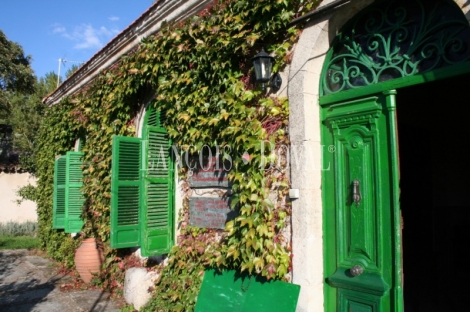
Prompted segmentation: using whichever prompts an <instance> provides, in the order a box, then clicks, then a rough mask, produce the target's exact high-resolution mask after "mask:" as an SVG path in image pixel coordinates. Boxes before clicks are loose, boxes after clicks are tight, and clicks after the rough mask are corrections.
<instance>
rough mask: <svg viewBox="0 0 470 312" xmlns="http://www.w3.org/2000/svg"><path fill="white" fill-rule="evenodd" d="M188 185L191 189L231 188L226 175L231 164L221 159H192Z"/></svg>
mask: <svg viewBox="0 0 470 312" xmlns="http://www.w3.org/2000/svg"><path fill="white" fill-rule="evenodd" d="M191 167H192V169H191V170H190V175H189V184H190V185H191V187H192V188H201V187H231V185H232V183H231V182H229V181H228V179H227V175H228V172H229V170H230V169H231V163H230V162H229V161H227V160H226V161H224V160H223V159H222V157H204V158H202V157H201V158H199V157H194V158H192V159H191Z"/></svg>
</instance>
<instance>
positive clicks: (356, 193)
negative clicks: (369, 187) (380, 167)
mask: <svg viewBox="0 0 470 312" xmlns="http://www.w3.org/2000/svg"><path fill="white" fill-rule="evenodd" d="M361 199H362V197H361V191H360V190H359V180H358V179H354V181H353V202H354V203H355V204H356V207H357V206H359V203H360V202H361Z"/></svg>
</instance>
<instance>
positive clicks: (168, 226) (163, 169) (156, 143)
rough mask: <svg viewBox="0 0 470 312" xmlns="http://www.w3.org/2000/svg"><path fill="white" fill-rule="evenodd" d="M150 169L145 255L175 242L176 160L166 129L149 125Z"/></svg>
mask: <svg viewBox="0 0 470 312" xmlns="http://www.w3.org/2000/svg"><path fill="white" fill-rule="evenodd" d="M146 136H147V140H146V145H147V148H146V150H147V169H146V171H145V180H144V181H145V195H146V196H145V200H144V202H143V209H142V213H143V224H144V226H143V228H142V237H143V241H142V246H141V247H142V255H143V256H152V255H158V254H164V253H168V252H169V251H170V249H171V247H172V246H173V241H174V239H173V224H174V219H173V218H174V217H173V216H174V212H173V206H174V205H173V170H174V169H173V162H172V159H171V155H170V151H171V144H170V141H169V140H168V136H167V133H166V131H165V129H163V128H160V127H151V126H147V129H146Z"/></svg>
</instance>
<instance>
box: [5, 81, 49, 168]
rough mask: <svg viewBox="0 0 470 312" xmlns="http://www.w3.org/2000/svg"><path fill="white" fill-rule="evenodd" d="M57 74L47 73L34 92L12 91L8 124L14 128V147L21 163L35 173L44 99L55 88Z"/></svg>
mask: <svg viewBox="0 0 470 312" xmlns="http://www.w3.org/2000/svg"><path fill="white" fill-rule="evenodd" d="M56 85H57V75H56V74H55V73H54V72H49V73H47V74H46V75H45V76H44V77H42V78H40V79H38V80H37V81H36V82H35V84H34V92H33V93H32V94H24V93H20V92H11V93H10V96H9V102H10V103H11V107H10V113H9V116H8V118H7V122H8V124H10V125H11V126H12V128H13V142H12V146H13V149H15V150H18V151H19V152H20V163H21V166H22V167H23V168H24V169H27V170H29V171H30V172H32V173H34V171H35V166H34V153H35V150H36V138H37V135H38V132H39V126H40V125H41V122H42V119H43V118H44V110H45V106H44V104H43V103H42V99H43V98H44V97H45V96H46V95H48V94H49V93H51V92H52V91H54V90H55V88H56Z"/></svg>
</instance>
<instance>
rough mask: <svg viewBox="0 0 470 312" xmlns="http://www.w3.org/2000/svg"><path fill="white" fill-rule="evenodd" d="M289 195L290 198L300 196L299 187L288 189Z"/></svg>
mask: <svg viewBox="0 0 470 312" xmlns="http://www.w3.org/2000/svg"><path fill="white" fill-rule="evenodd" d="M289 197H290V199H297V198H299V197H300V195H299V189H290V190H289Z"/></svg>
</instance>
